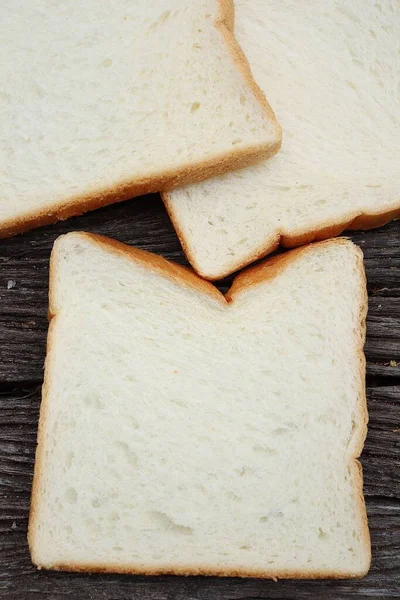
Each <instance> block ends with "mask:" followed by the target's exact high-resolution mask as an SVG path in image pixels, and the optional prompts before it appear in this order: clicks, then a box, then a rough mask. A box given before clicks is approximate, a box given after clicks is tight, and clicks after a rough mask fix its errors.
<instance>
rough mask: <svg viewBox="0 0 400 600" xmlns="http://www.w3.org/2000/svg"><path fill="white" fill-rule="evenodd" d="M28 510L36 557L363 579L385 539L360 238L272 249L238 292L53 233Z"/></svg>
mask: <svg viewBox="0 0 400 600" xmlns="http://www.w3.org/2000/svg"><path fill="white" fill-rule="evenodd" d="M50 317H51V322H50V329H49V337H48V349H47V358H46V368H45V382H44V387H43V399H42V405H41V411H40V423H39V434H38V447H37V453H36V462H35V475H34V482H33V490H32V501H31V513H30V520H29V534H28V537H29V546H30V550H31V554H32V560H33V562H34V563H35V564H36V565H37V566H38V567H40V568H46V569H58V570H71V571H98V572H107V571H110V572H120V573H144V574H162V573H171V574H183V575H190V574H192V575H196V574H203V575H221V576H240V577H274V578H286V577H299V578H306V577H312V578H319V577H337V578H344V577H356V576H361V575H364V574H365V573H366V572H367V571H368V568H369V564H370V542H369V533H368V526H367V518H366V512H365V506H364V500H363V495H362V473H361V467H360V465H359V463H358V461H357V460H356V459H357V457H358V456H359V454H360V452H361V450H362V447H363V442H364V438H365V435H366V423H367V410H366V400H365V389H364V378H365V360H364V355H363V344H364V337H365V317H366V286H365V277H364V271H363V264H362V254H361V252H360V250H359V249H357V248H356V247H355V246H354V245H353V244H352V243H351V242H349V241H347V240H345V239H336V240H332V241H328V242H322V243H319V244H315V245H310V246H307V247H305V248H302V249H300V250H297V251H293V252H291V253H288V254H287V255H285V256H283V257H278V258H274V259H272V260H270V261H268V262H265V263H264V264H262V265H260V266H257V267H256V268H253V269H250V270H249V271H247V272H245V273H244V274H242V275H240V276H239V277H237V278H236V280H235V282H234V284H233V286H232V288H231V290H230V291H229V292H228V294H227V296H226V297H224V296H223V295H222V294H220V293H219V292H218V291H217V290H216V289H215V288H214V287H213V286H212V285H211V284H209V283H207V282H204V281H202V280H201V279H200V278H198V277H197V276H195V275H194V274H193V273H191V272H190V271H188V270H187V269H185V268H183V267H177V266H176V265H173V264H171V263H168V262H167V261H165V260H164V259H162V258H159V257H156V256H154V255H151V254H147V253H145V252H142V251H139V250H136V249H134V248H130V247H127V246H124V245H122V244H119V243H117V242H113V241H111V240H107V239H106V238H101V237H98V236H94V235H90V234H84V233H70V234H67V235H66V236H63V237H61V238H59V239H58V240H57V241H56V243H55V246H54V249H53V253H52V258H51V272H50Z"/></svg>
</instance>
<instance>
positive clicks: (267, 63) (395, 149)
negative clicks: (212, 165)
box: [164, 0, 400, 279]
mask: <svg viewBox="0 0 400 600" xmlns="http://www.w3.org/2000/svg"><path fill="white" fill-rule="evenodd" d="M235 4H236V19H235V34H236V36H237V38H238V40H239V42H240V44H241V45H242V47H243V49H244V51H245V52H246V55H247V57H248V59H249V62H250V65H251V68H252V71H253V74H254V76H255V78H256V80H257V81H258V83H259V84H260V85H261V87H262V88H263V89H264V90H266V91H267V92H268V98H269V100H270V101H271V103H272V106H273V107H274V109H275V111H276V115H277V118H278V120H279V122H280V124H281V126H282V129H283V144H282V151H281V152H280V153H279V154H278V155H277V156H275V157H273V158H272V159H271V160H270V161H268V162H264V163H260V164H259V165H256V166H255V167H252V168H248V169H246V170H243V171H242V172H236V173H231V174H228V175H227V176H225V177H220V178H215V179H213V180H210V181H207V182H205V183H202V184H199V185H194V186H188V187H184V188H182V189H179V190H176V191H174V192H172V193H168V194H165V195H164V200H165V202H166V206H167V210H168V211H169V213H170V216H171V217H172V220H173V222H174V224H175V227H176V229H177V231H178V234H179V236H180V238H181V241H182V245H183V247H184V249H185V251H186V253H187V255H188V258H189V260H190V262H191V263H192V265H193V267H194V268H195V269H196V270H197V271H198V272H199V273H200V274H201V275H203V276H204V277H206V278H207V279H218V278H221V277H223V276H225V275H227V274H228V273H231V272H233V271H235V270H236V269H238V268H240V267H242V266H244V265H245V264H248V263H249V262H251V261H253V260H255V259H256V258H260V257H261V256H265V255H266V254H268V253H269V252H271V251H272V250H273V249H274V248H276V247H277V245H278V244H279V243H281V244H282V245H283V246H286V247H293V246H298V245H300V244H304V243H306V242H309V241H312V240H313V239H323V238H327V237H332V236H333V235H337V234H339V233H340V232H341V231H343V230H344V229H345V228H346V227H352V228H370V227H374V226H379V225H382V224H384V223H385V222H387V221H389V220H390V219H392V218H394V217H398V216H400V2H399V1H398V0H384V1H380V2H376V1H375V0H352V1H351V2H346V1H345V0H321V1H319V2H309V1H307V0H296V1H294V0H237V1H236V3H235Z"/></svg>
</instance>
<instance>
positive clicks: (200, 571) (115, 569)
mask: <svg viewBox="0 0 400 600" xmlns="http://www.w3.org/2000/svg"><path fill="white" fill-rule="evenodd" d="M39 568H41V567H39ZM43 568H47V569H52V570H54V571H72V572H77V573H118V574H120V575H149V576H151V575H183V576H190V575H205V576H207V577H213V576H217V577H252V578H257V579H274V580H276V581H277V580H278V579H356V578H358V577H364V576H365V575H366V574H367V572H368V571H360V572H359V573H354V572H351V573H337V572H336V571H329V570H326V571H313V572H306V571H290V570H288V571H284V570H276V571H273V570H269V569H268V570H267V569H266V570H263V571H261V570H258V569H229V568H227V569H223V568H221V569H218V568H216V567H215V565H203V566H202V567H192V566H189V565H188V566H184V565H182V566H181V567H153V568H152V567H149V565H143V566H142V565H138V566H135V567H131V566H126V567H121V566H117V565H115V566H111V567H110V565H106V564H103V565H102V564H96V563H86V564H77V563H57V564H54V565H48V566H46V567H44V566H43Z"/></svg>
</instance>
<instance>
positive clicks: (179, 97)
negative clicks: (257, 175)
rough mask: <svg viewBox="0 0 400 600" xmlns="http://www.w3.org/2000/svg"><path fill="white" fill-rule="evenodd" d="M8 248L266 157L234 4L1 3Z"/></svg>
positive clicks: (262, 107) (0, 204) (1, 210)
mask: <svg viewBox="0 0 400 600" xmlns="http://www.w3.org/2000/svg"><path fill="white" fill-rule="evenodd" d="M0 16H1V19H2V23H3V29H2V48H3V50H4V60H2V61H1V65H0V77H1V80H2V81H4V82H7V84H6V85H5V86H4V89H3V91H2V92H1V94H0V119H1V127H0V164H1V170H0V173H1V178H0V181H1V197H0V236H3V237H4V236H9V235H12V234H14V233H17V232H20V231H24V230H26V229H29V228H31V227H35V226H38V225H42V224H45V223H49V222H52V221H55V220H58V219H64V218H66V217H68V216H70V215H74V214H79V213H82V212H84V211H86V210H89V209H93V208H96V207H99V206H104V205H105V204H108V203H111V202H114V201H118V200H125V199H127V198H130V197H133V196H136V195H140V194H145V193H149V192H156V191H160V190H161V189H170V188H171V187H173V186H175V185H182V184H184V183H188V182H194V181H200V180H202V179H204V178H206V177H210V176H211V175H216V174H221V173H225V172H226V171H228V170H230V169H235V168H239V167H243V166H245V165H249V164H252V163H254V162H256V161H259V160H261V159H262V158H266V157H268V156H270V155H271V154H273V153H274V152H276V151H277V150H278V148H279V146H280V141H281V132H280V128H279V125H278V124H277V122H276V119H275V117H274V114H273V112H272V110H271V108H270V107H269V105H268V103H267V101H266V99H265V97H264V95H263V94H262V92H261V91H260V89H259V88H258V86H257V85H256V83H255V82H254V80H253V78H252V75H251V72H250V69H249V66H248V63H247V61H246V58H245V57H244V55H243V53H242V51H241V49H240V48H239V46H238V44H237V42H236V41H235V38H234V37H233V34H232V32H231V27H232V23H233V2H232V0H198V1H196V2H191V1H189V0H184V1H181V0H137V1H136V2H132V1H130V0H113V1H111V0H103V1H102V2H98V0H86V1H85V2H74V1H73V0H67V1H66V2H53V1H50V0H38V1H35V2H31V1H29V0H18V1H15V0H5V1H4V2H2V3H1V7H0Z"/></svg>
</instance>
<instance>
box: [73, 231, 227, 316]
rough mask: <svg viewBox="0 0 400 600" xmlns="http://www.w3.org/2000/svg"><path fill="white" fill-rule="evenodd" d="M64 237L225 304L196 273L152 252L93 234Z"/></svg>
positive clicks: (215, 289)
mask: <svg viewBox="0 0 400 600" xmlns="http://www.w3.org/2000/svg"><path fill="white" fill-rule="evenodd" d="M66 235H74V236H75V235H79V236H81V237H85V238H88V239H90V240H92V241H93V242H95V243H96V244H99V245H101V246H103V247H105V248H106V249H107V250H109V251H110V252H112V253H114V254H118V255H120V256H122V257H124V258H128V259H129V260H133V261H134V262H136V263H140V264H142V265H143V266H145V267H147V268H148V269H152V270H153V271H157V272H158V273H160V274H161V275H164V276H166V277H168V278H170V279H172V280H173V281H174V282H175V283H179V284H181V285H184V286H189V287H191V288H193V289H195V290H196V291H197V292H201V293H203V294H206V295H207V296H210V297H211V298H212V299H213V300H217V302H219V303H221V304H223V305H224V304H226V301H225V297H224V295H223V294H221V292H219V291H218V290H217V288H216V287H215V286H214V285H212V283H209V282H208V281H205V280H204V279H201V278H200V277H199V276H198V275H196V273H194V272H193V271H192V270H191V269H189V268H188V267H184V266H182V265H178V264H176V263H173V262H171V261H169V260H167V259H166V258H163V257H162V256H159V255H157V254H153V253H152V252H146V250H139V249H138V248H135V247H134V246H127V245H126V244H123V243H121V242H117V241H116V240H112V239H110V238H107V237H105V236H102V235H97V234H94V233H84V232H81V233H78V234H76V233H71V234H68V233H67V234H66Z"/></svg>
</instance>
